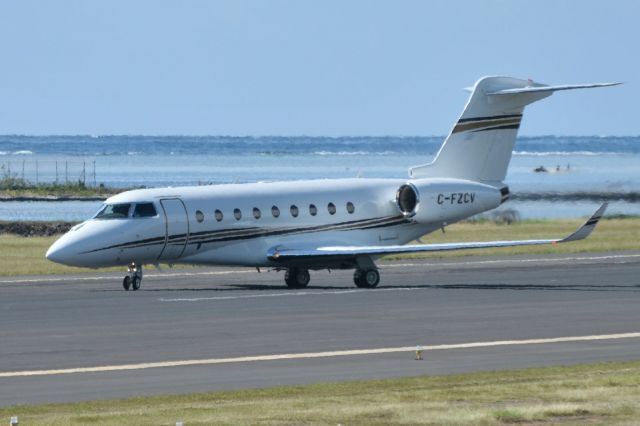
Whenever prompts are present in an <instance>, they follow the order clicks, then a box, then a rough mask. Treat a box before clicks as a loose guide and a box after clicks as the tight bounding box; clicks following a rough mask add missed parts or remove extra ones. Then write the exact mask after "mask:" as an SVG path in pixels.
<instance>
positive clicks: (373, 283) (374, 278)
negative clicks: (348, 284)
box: [353, 269, 380, 288]
mask: <svg viewBox="0 0 640 426" xmlns="http://www.w3.org/2000/svg"><path fill="white" fill-rule="evenodd" d="M353 282H354V283H355V285H356V287H358V288H375V287H377V286H378V284H379V283H380V273H379V272H378V270H377V269H367V270H362V269H357V270H356V272H354V274H353Z"/></svg>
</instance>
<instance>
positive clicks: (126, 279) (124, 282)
mask: <svg viewBox="0 0 640 426" xmlns="http://www.w3.org/2000/svg"><path fill="white" fill-rule="evenodd" d="M122 287H123V288H124V289H125V290H127V291H129V288H130V287H131V277H130V276H129V275H127V276H126V277H124V279H123V280H122Z"/></svg>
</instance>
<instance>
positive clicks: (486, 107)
mask: <svg viewBox="0 0 640 426" xmlns="http://www.w3.org/2000/svg"><path fill="white" fill-rule="evenodd" d="M615 84H620V83H596V84H584V85H564V86H547V85H544V84H540V83H535V82H533V81H531V80H520V79H516V78H511V77H483V78H481V79H480V80H478V81H477V82H476V84H475V85H474V86H473V88H472V89H471V96H469V100H468V101H467V105H466V106H465V108H464V111H463V112H462V115H461V116H460V118H459V119H458V121H457V122H456V124H455V125H454V127H453V129H452V130H451V132H450V133H449V136H448V137H447V139H446V140H445V141H444V143H443V144H442V147H441V148H440V151H439V152H438V154H437V155H436V158H435V159H434V160H433V162H432V163H430V164H424V165H421V166H416V167H412V168H411V169H409V175H410V176H411V177H412V178H428V177H448V178H458V179H468V180H474V181H484V182H500V181H502V180H504V178H505V176H506V174H507V167H508V166H509V161H510V160H511V152H512V151H513V145H514V143H515V141H516V136H517V134H518V129H519V127H520V122H521V121H522V113H523V111H524V107H525V106H526V105H529V104H530V103H533V102H535V101H539V100H540V99H544V98H546V97H547V96H550V95H551V94H552V93H553V92H554V91H558V90H570V89H583V88H591V87H603V86H612V85H615Z"/></svg>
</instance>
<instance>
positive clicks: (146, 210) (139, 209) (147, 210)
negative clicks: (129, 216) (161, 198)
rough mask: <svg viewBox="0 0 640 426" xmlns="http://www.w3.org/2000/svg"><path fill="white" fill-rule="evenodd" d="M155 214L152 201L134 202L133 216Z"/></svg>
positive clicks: (150, 215) (151, 215)
mask: <svg viewBox="0 0 640 426" xmlns="http://www.w3.org/2000/svg"><path fill="white" fill-rule="evenodd" d="M156 215H157V213H156V208H155V207H154V206H153V203H136V208H135V209H133V217H153V216H156Z"/></svg>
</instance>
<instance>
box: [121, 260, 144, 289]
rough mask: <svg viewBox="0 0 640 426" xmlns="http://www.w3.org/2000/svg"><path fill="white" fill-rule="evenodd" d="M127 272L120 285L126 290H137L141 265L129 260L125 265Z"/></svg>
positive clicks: (140, 279)
mask: <svg viewBox="0 0 640 426" xmlns="http://www.w3.org/2000/svg"><path fill="white" fill-rule="evenodd" d="M127 272H128V274H127V275H126V276H125V277H124V279H123V280H122V287H123V288H124V289H125V290H127V291H129V289H132V290H133V291H136V290H139V289H140V285H141V284H142V265H138V264H136V263H135V262H131V263H130V264H129V265H128V266H127Z"/></svg>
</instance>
